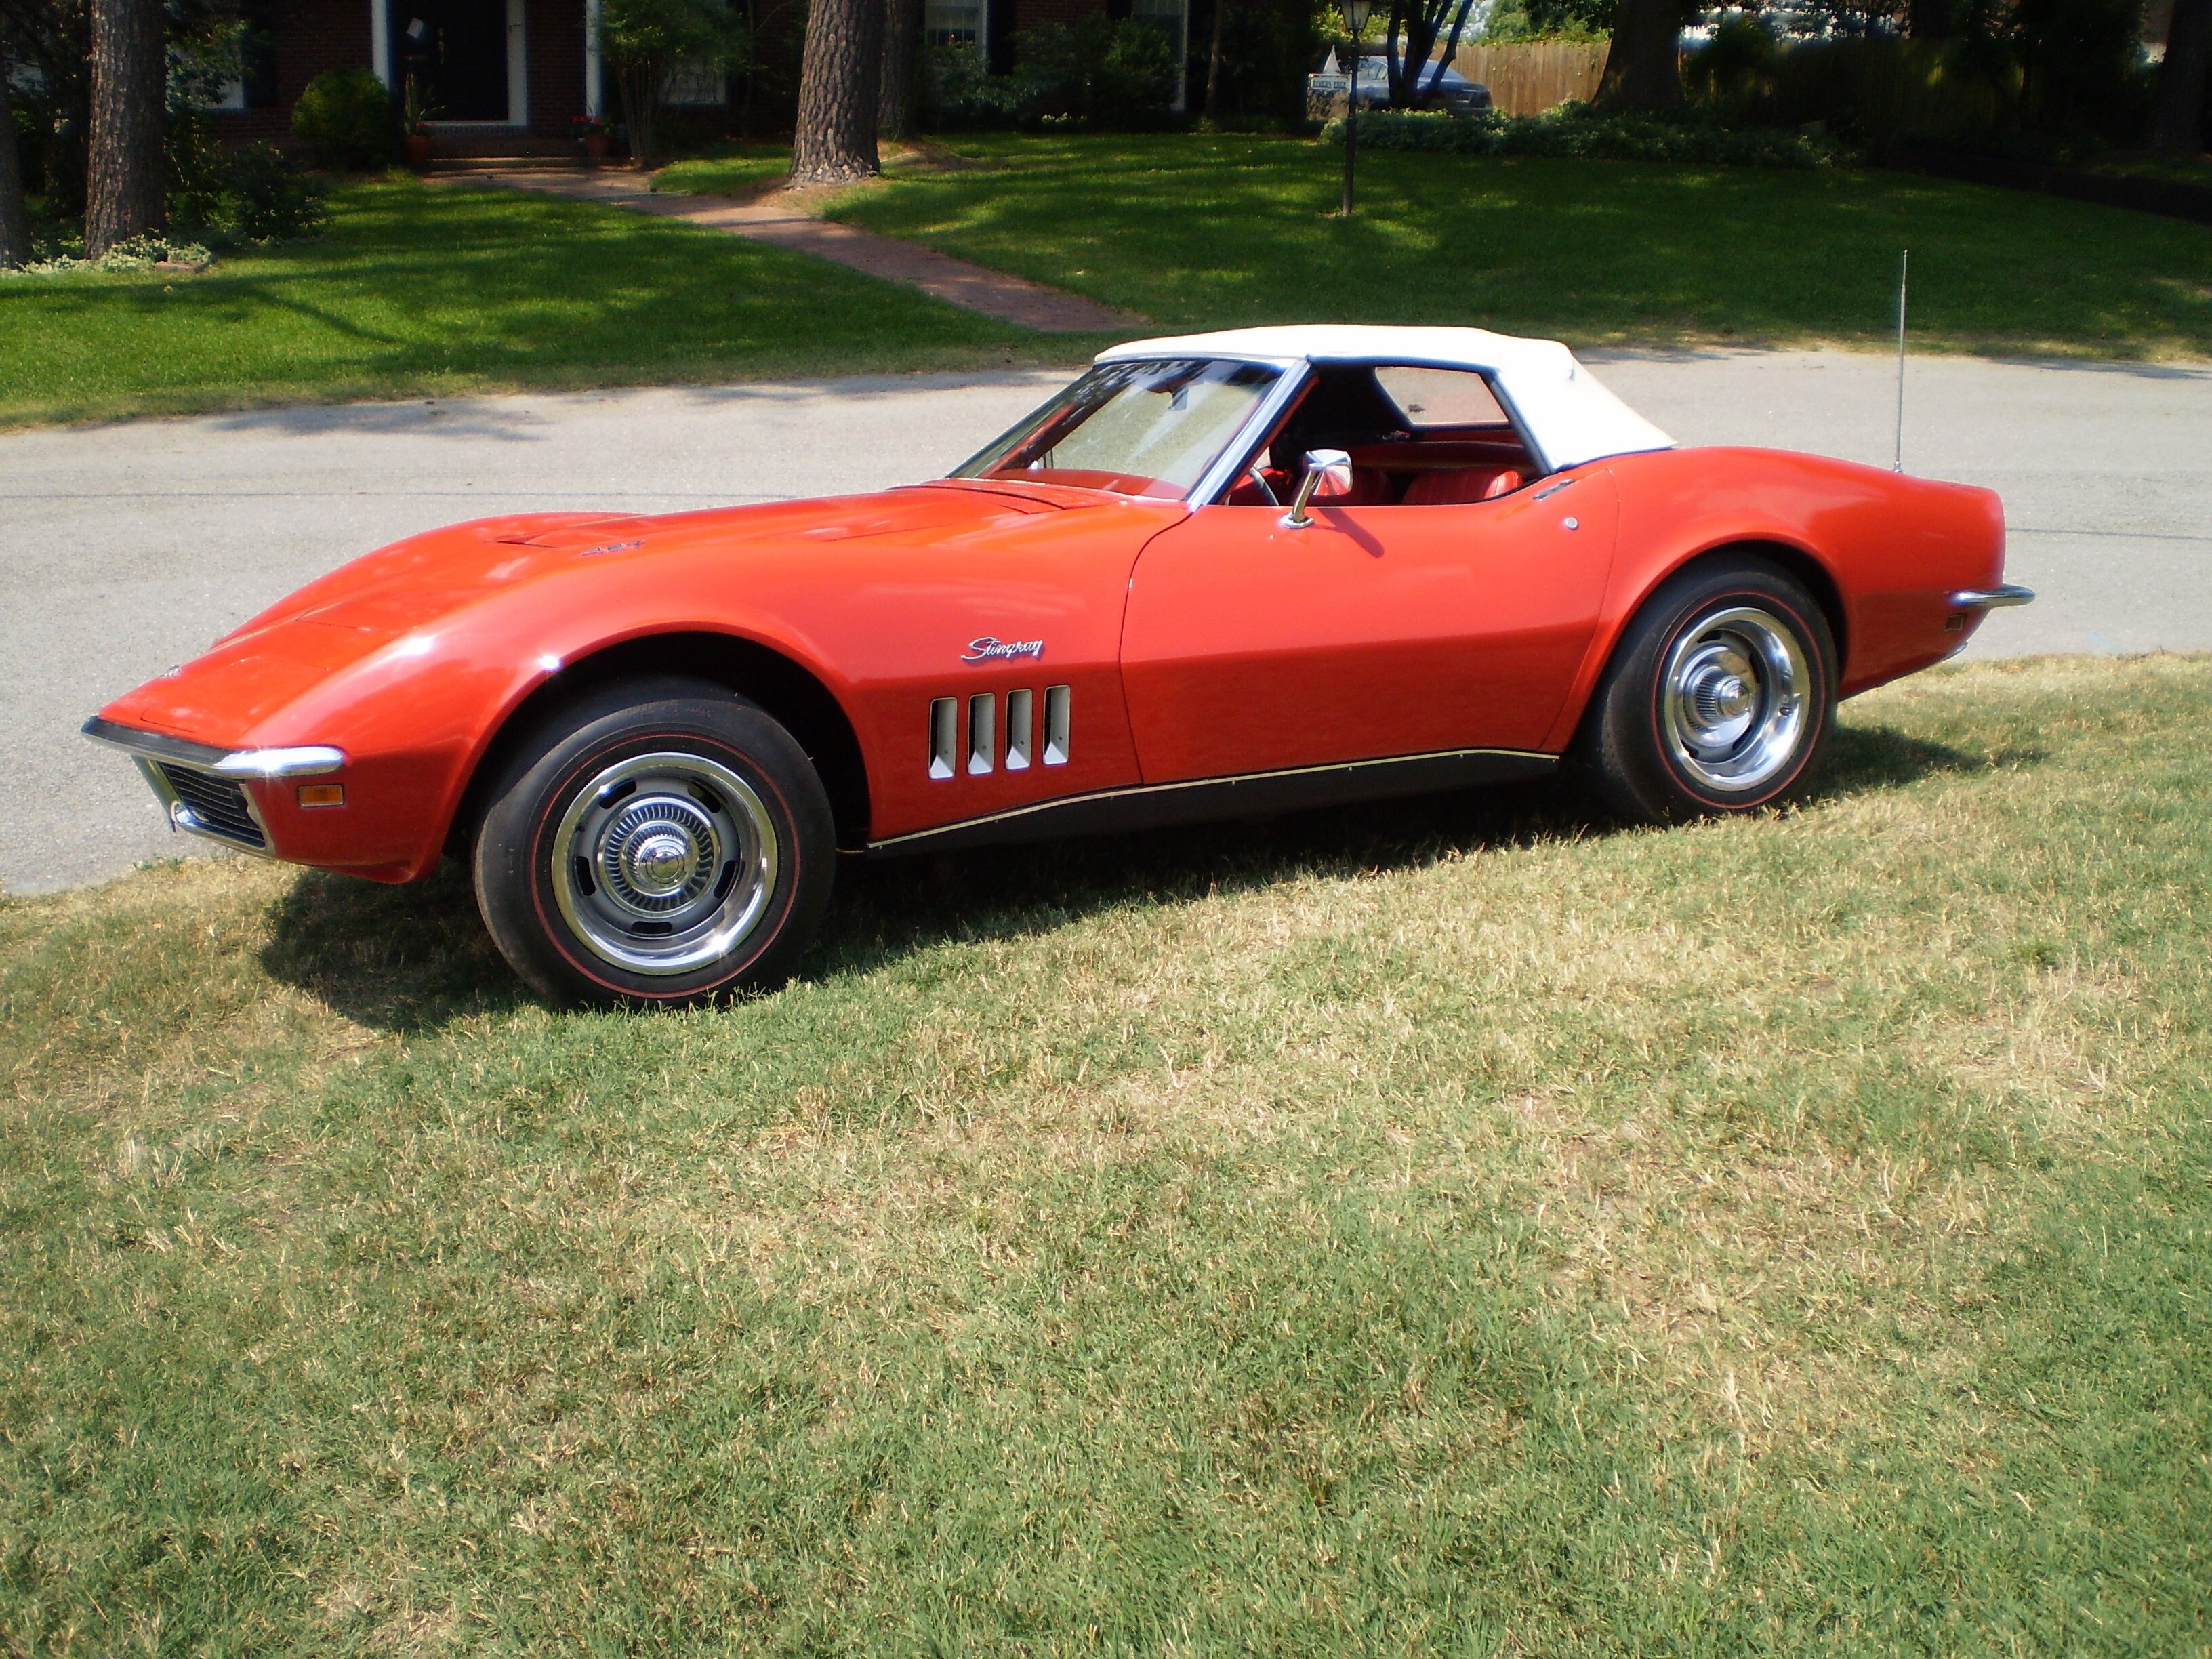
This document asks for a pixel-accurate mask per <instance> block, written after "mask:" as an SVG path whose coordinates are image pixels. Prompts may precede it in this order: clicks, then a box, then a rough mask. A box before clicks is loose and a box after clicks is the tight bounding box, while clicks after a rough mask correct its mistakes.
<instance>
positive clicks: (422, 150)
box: [399, 132, 430, 172]
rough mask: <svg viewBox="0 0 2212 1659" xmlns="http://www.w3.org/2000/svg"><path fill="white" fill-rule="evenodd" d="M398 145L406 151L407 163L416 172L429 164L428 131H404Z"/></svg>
mask: <svg viewBox="0 0 2212 1659" xmlns="http://www.w3.org/2000/svg"><path fill="white" fill-rule="evenodd" d="M399 147H400V149H402V150H404V152H405V153H406V156H407V165H408V166H409V167H413V168H415V169H416V171H417V172H420V171H421V170H422V168H424V167H428V166H429V165H430V135H429V134H428V133H427V132H410V133H406V134H404V135H403V136H402V137H401V138H400V140H399Z"/></svg>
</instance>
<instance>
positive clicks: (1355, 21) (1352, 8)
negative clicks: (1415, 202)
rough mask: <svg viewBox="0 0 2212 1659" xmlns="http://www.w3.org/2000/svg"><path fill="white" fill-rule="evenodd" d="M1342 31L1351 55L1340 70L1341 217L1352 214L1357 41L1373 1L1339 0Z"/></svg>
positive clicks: (1357, 75)
mask: <svg viewBox="0 0 2212 1659" xmlns="http://www.w3.org/2000/svg"><path fill="white" fill-rule="evenodd" d="M1343 4H1344V27H1345V32H1346V33H1347V34H1349V35H1350V36H1351V37H1352V56H1351V58H1350V59H1349V60H1348V61H1347V62H1346V64H1345V71H1344V216H1345V217H1346V218H1347V219H1349V218H1350V217H1351V216H1352V155H1353V152H1354V151H1355V150H1356V149H1358V142H1359V141H1358V125H1359V41H1360V37H1362V36H1363V35H1364V34H1365V33H1367V20H1368V18H1369V17H1370V16H1371V15H1373V14H1374V11H1375V0H1343Z"/></svg>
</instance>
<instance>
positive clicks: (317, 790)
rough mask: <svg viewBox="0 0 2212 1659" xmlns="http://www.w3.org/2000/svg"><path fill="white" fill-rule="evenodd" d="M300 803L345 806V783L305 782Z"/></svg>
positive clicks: (304, 804)
mask: <svg viewBox="0 0 2212 1659" xmlns="http://www.w3.org/2000/svg"><path fill="white" fill-rule="evenodd" d="M300 805H302V806H343V805H345V785H343V784H342V783H303V784H301V786H300Z"/></svg>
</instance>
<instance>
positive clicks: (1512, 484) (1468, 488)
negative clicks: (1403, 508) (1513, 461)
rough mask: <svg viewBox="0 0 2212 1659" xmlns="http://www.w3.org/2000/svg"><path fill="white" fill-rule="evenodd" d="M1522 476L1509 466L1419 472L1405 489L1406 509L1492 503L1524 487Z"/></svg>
mask: <svg viewBox="0 0 2212 1659" xmlns="http://www.w3.org/2000/svg"><path fill="white" fill-rule="evenodd" d="M1521 483H1522V478H1521V475H1520V474H1519V473H1518V472H1516V471H1514V470H1513V469H1512V468H1511V467H1510V466H1441V467H1438V468H1437V469H1436V470H1435V471H1431V472H1417V473H1415V474H1414V475H1413V483H1409V484H1407V486H1406V502H1405V504H1406V505H1407V507H1457V506H1460V505H1462V503H1464V502H1468V501H1496V500H1497V499H1498V497H1499V496H1500V495H1511V494H1512V493H1513V492H1514V491H1515V490H1516V489H1520V488H1521Z"/></svg>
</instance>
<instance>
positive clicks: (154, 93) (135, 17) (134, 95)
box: [84, 0, 168, 259]
mask: <svg viewBox="0 0 2212 1659" xmlns="http://www.w3.org/2000/svg"><path fill="white" fill-rule="evenodd" d="M167 81H168V75H167V65H166V64H165V63H164V62H163V60H162V52H161V0H93V5H92V133H91V153H90V155H89V158H88V168H87V173H88V179H87V190H86V201H85V209H84V252H85V257H86V258H88V259H97V258H100V255H101V254H103V253H105V252H107V250H108V249H110V248H111V247H113V246H115V245H116V244H117V243H118V242H120V241H124V240H128V239H129V238H131V237H133V236H138V235H143V234H144V233H146V232H147V231H149V230H159V229H160V228H161V105H162V102H163V98H164V94H166V92H167Z"/></svg>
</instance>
